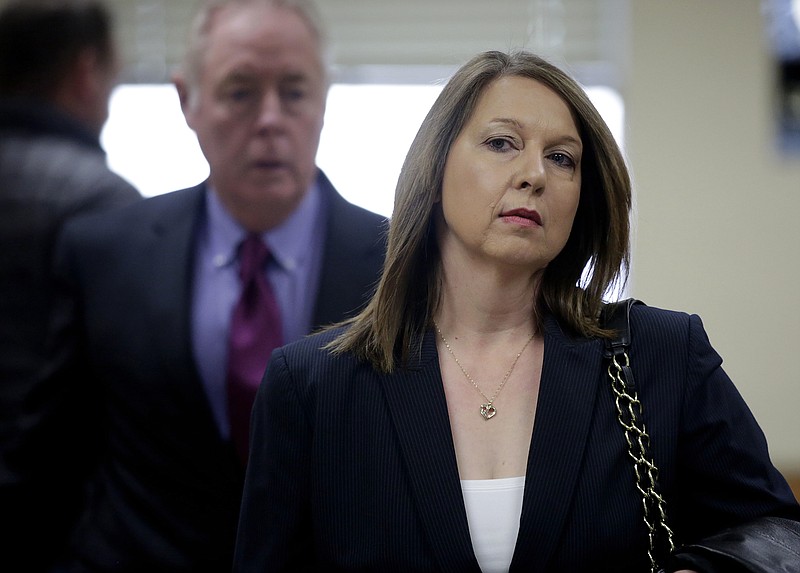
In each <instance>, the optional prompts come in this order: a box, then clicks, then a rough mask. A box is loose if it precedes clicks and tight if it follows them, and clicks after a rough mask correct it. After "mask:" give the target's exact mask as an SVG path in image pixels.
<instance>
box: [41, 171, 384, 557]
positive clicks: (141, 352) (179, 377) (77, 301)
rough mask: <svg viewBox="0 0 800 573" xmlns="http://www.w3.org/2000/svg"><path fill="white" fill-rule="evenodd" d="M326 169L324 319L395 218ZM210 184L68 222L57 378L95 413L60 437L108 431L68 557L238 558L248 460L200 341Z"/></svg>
mask: <svg viewBox="0 0 800 573" xmlns="http://www.w3.org/2000/svg"><path fill="white" fill-rule="evenodd" d="M318 182H319V184H320V186H321V188H322V191H323V193H324V194H325V198H326V201H327V205H328V208H329V211H328V212H329V218H328V225H327V240H326V241H325V251H324V255H323V257H324V258H323V263H322V265H323V266H322V272H321V279H320V280H321V283H320V288H319V294H318V300H317V303H316V312H315V320H316V323H317V324H318V325H323V324H326V323H329V322H332V321H336V320H340V319H342V318H343V317H344V316H345V315H346V314H348V313H350V312H353V311H354V310H356V309H357V308H358V307H360V306H362V305H363V304H364V303H365V302H366V301H367V300H368V296H367V295H368V294H369V292H370V291H371V290H372V288H373V286H374V283H375V282H376V280H377V278H378V276H379V272H380V267H381V265H382V262H383V253H384V242H383V231H384V225H385V219H384V218H383V217H379V216H378V215H375V214H373V213H369V212H367V211H365V210H363V209H360V208H358V207H356V206H354V205H351V204H349V203H347V202H346V201H345V200H344V199H343V198H341V197H340V196H339V195H338V194H337V193H336V192H335V190H334V189H333V187H332V186H331V184H330V183H329V182H328V180H327V179H326V178H325V177H324V175H322V174H320V177H319V181H318ZM203 197H204V185H200V186H198V187H195V188H191V189H186V190H183V191H178V192H175V193H170V194H167V195H162V196H158V197H154V198H151V199H148V200H145V201H143V202H142V203H140V204H138V205H134V206H133V207H131V208H128V209H124V210H121V211H118V212H116V213H115V214H114V215H113V216H109V217H96V218H91V219H84V220H82V221H76V222H75V223H74V224H71V225H69V226H68V227H67V228H66V230H65V232H64V234H63V236H62V241H61V248H60V252H59V276H60V277H62V279H63V281H64V283H65V284H64V289H65V291H66V292H67V293H69V295H70V296H65V297H63V299H62V301H63V303H64V305H63V308H62V309H61V315H60V316H61V320H60V321H59V322H60V325H57V326H56V328H55V331H56V332H58V333H59V339H58V340H57V342H58V344H56V348H57V349H58V350H59V354H57V355H55V356H54V364H53V367H52V373H51V375H50V380H51V385H52V386H53V387H58V388H62V389H64V390H65V392H66V393H68V394H69V398H70V400H69V402H68V404H69V407H64V406H63V405H62V406H61V410H62V412H63V416H62V419H63V418H69V419H70V421H72V422H73V423H75V422H78V421H80V422H83V419H84V418H86V419H87V420H88V422H87V423H83V424H82V425H83V427H84V428H85V436H84V437H83V438H82V439H81V441H80V442H77V443H68V444H63V441H64V440H61V442H62V445H61V447H62V448H63V449H64V450H65V452H66V453H64V452H62V456H61V457H62V458H63V457H69V458H70V459H72V458H73V457H76V458H77V457H80V453H81V451H83V450H85V449H86V448H87V445H86V444H87V443H88V441H89V440H91V439H92V438H95V439H97V438H99V439H100V443H99V444H98V445H97V447H98V448H99V454H98V456H97V458H96V459H97V460H98V461H97V466H96V470H95V472H94V476H93V478H92V479H91V482H90V491H89V497H88V502H87V506H86V510H85V512H84V515H83V518H82V521H81V522H80V523H79V525H78V528H77V530H76V532H75V535H74V539H73V546H74V555H72V559H75V560H76V562H82V563H83V566H86V568H87V569H88V570H92V571H136V572H141V571H171V572H179V571H180V572H183V571H186V572H189V571H191V572H195V571H229V570H230V565H231V560H232V555H233V545H234V541H235V532H236V524H237V519H238V512H239V506H240V501H241V490H242V484H243V479H244V475H243V474H244V472H243V471H242V469H241V468H240V464H239V463H238V462H237V460H236V458H235V457H234V453H233V450H232V449H231V446H230V444H229V443H227V442H225V441H223V440H222V439H221V438H220V435H219V432H218V429H217V426H216V424H215V422H214V418H213V417H212V412H211V408H210V406H209V403H208V401H207V398H206V393H205V391H204V387H203V383H202V381H201V379H200V377H199V375H198V372H197V370H196V367H195V361H194V359H193V355H192V346H191V292H192V291H191V285H190V281H191V278H192V276H193V274H192V273H193V271H192V261H193V260H194V245H193V237H194V236H195V227H196V225H197V221H198V218H199V216H198V215H199V213H200V211H201V209H203V204H204V201H203ZM220 343H221V344H224V343H225V341H220ZM98 413H102V415H103V418H102V419H98ZM51 430H52V428H51ZM53 433H54V432H53V431H51V432H50V434H49V435H50V436H51V437H52V435H53ZM67 469H68V468H67ZM62 471H64V469H62ZM72 566H73V567H74V569H75V570H83V569H82V567H77V565H76V564H75V563H72Z"/></svg>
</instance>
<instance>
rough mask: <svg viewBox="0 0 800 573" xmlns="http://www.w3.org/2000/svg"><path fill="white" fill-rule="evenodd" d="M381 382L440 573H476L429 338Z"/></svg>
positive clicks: (435, 360) (475, 561)
mask: <svg viewBox="0 0 800 573" xmlns="http://www.w3.org/2000/svg"><path fill="white" fill-rule="evenodd" d="M383 380H384V382H383V386H384V391H385V394H386V399H387V402H388V405H389V410H390V412H391V415H392V419H393V422H394V426H395V428H396V430H397V436H398V439H399V442H400V447H401V449H402V454H403V457H404V458H405V460H406V467H407V468H408V474H409V477H410V482H411V487H412V490H413V492H414V498H415V502H416V505H417V508H418V511H419V516H420V521H421V522H422V525H423V527H424V529H425V533H426V536H427V538H428V540H429V542H430V545H431V548H432V550H433V553H434V558H435V560H436V561H437V563H438V565H439V568H440V570H441V571H452V572H453V573H469V572H474V573H480V569H479V567H478V562H477V560H476V559H475V555H474V553H473V551H472V542H471V539H470V534H469V524H468V523H467V514H466V510H465V508H464V499H463V495H462V492H461V485H460V483H461V482H460V480H459V476H458V466H457V463H456V457H455V448H454V446H453V439H452V433H451V430H450V422H449V419H450V418H449V415H448V412H447V403H446V401H445V395H444V389H443V387H442V379H441V373H440V371H439V363H438V355H437V352H436V342H435V339H434V337H433V336H432V334H431V333H428V334H427V335H426V336H425V340H424V342H423V348H422V354H421V356H420V358H419V361H418V362H417V363H415V364H413V365H411V366H409V367H408V368H403V369H400V370H399V371H397V372H396V373H395V374H392V375H389V376H385V377H384V379H383Z"/></svg>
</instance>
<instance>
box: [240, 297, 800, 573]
mask: <svg viewBox="0 0 800 573" xmlns="http://www.w3.org/2000/svg"><path fill="white" fill-rule="evenodd" d="M632 330H633V350H632V352H631V360H632V364H633V368H634V371H635V373H636V377H637V380H638V381H639V385H640V387H641V391H640V397H641V398H642V401H643V402H644V404H645V406H644V407H645V422H646V424H647V428H648V429H649V432H650V434H651V436H652V443H653V446H652V449H653V452H654V456H655V458H656V461H657V463H658V465H659V466H660V467H661V475H660V477H661V482H662V487H663V491H664V493H665V495H666V497H667V500H668V504H669V517H670V519H671V523H672V525H673V526H674V529H675V530H676V531H677V532H678V535H679V536H680V539H681V540H684V541H692V540H696V539H698V538H699V537H701V536H704V535H706V534H709V533H710V532H713V531H716V530H718V529H720V528H722V527H723V526H725V525H727V524H732V523H736V522H739V521H743V520H746V519H749V518H752V517H754V516H757V515H765V514H775V515H786V516H791V517H794V518H796V519H800V508H798V506H797V503H796V502H795V501H794V498H793V496H792V493H791V491H790V490H789V488H788V486H787V484H786V482H785V480H784V479H783V478H782V477H781V475H780V474H779V473H778V472H777V470H776V469H775V468H774V467H773V465H772V464H771V462H770V460H769V456H768V453H767V445H766V442H765V439H764V436H763V434H762V432H761V430H760V429H759V427H758V425H757V424H756V421H755V420H754V419H753V416H752V415H751V413H750V411H749V410H748V408H747V406H746V405H745V404H744V402H743V401H742V398H741V397H740V395H739V393H738V392H737V391H736V389H735V388H734V386H733V384H732V383H731V381H730V380H729V378H728V377H727V375H726V374H725V373H724V371H723V370H722V368H721V367H720V364H721V359H720V357H719V356H718V355H717V353H716V352H715V351H714V350H713V349H712V347H711V346H710V344H709V342H708V340H707V337H706V334H705V331H704V330H703V327H702V324H701V321H700V319H699V318H698V317H696V316H691V317H690V316H689V315H686V314H682V313H676V312H668V311H662V310H657V309H653V308H648V307H644V306H637V307H635V308H634V309H633V311H632ZM336 332H337V331H333V332H329V333H325V334H323V335H320V336H315V337H311V338H308V339H306V340H304V341H301V342H299V343H297V344H293V345H290V346H287V347H284V348H283V349H278V350H276V351H275V353H274V354H273V356H272V359H271V361H270V365H269V367H268V370H267V373H266V376H265V379H264V382H263V383H262V385H261V389H260V391H259V395H258V398H257V401H256V406H255V409H254V412H253V424H254V425H253V440H252V442H253V450H252V452H251V462H250V466H249V469H248V474H247V478H246V482H245V493H244V498H243V505H242V513H241V518H240V524H239V535H238V541H237V550H236V558H235V567H234V570H235V571H237V572H256V571H259V572H260V571H300V570H320V571H382V572H386V571H404V572H410V571H450V572H453V573H456V572H458V573H464V572H476V573H477V572H478V571H479V568H478V564H477V562H476V560H475V557H474V554H473V552H472V545H471V541H470V535H469V528H468V524H467V517H466V512H465V510H464V504H463V500H462V495H461V489H460V484H459V475H458V468H457V465H456V458H455V453H454V449H453V443H452V438H451V432H450V426H449V421H448V414H447V406H446V403H445V395H444V392H443V389H442V383H441V377H440V371H439V365H438V357H437V351H436V343H435V339H434V336H433V335H432V333H428V335H427V336H426V338H425V340H424V343H423V347H422V353H421V355H420V356H419V358H418V359H415V360H414V362H413V363H412V364H410V365H408V366H407V367H405V368H402V369H400V370H398V371H396V372H395V373H394V374H392V375H381V374H377V373H376V372H375V371H374V370H373V369H372V368H371V367H370V366H368V365H366V364H364V363H359V362H358V361H356V360H355V359H354V358H353V357H352V356H338V357H333V356H331V355H330V354H329V353H328V352H327V351H325V350H321V349H320V347H321V346H322V345H324V344H325V343H326V342H327V341H329V340H331V339H332V338H333V337H334V336H335V335H336ZM602 363H603V358H602V342H600V341H598V340H588V339H581V338H575V337H571V336H569V335H567V334H565V333H564V332H563V331H562V329H561V328H560V327H559V324H558V323H557V322H556V321H555V320H554V319H553V318H552V317H548V318H547V319H546V323H545V351H544V365H543V369H542V381H541V389H540V396H539V401H538V407H537V412H536V424H535V428H534V431H533V436H532V440H531V446H530V453H529V458H528V466H527V479H526V484H525V493H524V498H523V509H522V516H521V519H520V529H519V536H518V539H517V544H516V549H515V553H514V558H513V561H512V564H511V571H553V572H555V571H570V572H571V571H588V570H591V571H625V572H628V571H630V572H633V571H645V570H647V566H648V562H647V558H646V547H647V540H646V534H645V529H644V524H643V522H642V517H641V514H640V503H641V502H640V498H639V496H638V493H637V491H636V489H635V487H634V478H633V472H632V467H631V463H630V461H629V459H628V457H627V453H626V445H625V440H624V437H623V433H622V430H621V428H620V427H619V426H618V422H617V420H616V414H615V406H614V402H613V399H612V394H611V390H610V388H609V385H608V382H607V379H606V377H605V375H604V369H603V364H602Z"/></svg>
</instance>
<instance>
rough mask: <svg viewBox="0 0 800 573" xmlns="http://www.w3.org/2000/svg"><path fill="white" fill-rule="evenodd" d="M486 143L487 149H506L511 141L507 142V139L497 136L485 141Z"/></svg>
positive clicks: (509, 146)
mask: <svg viewBox="0 0 800 573" xmlns="http://www.w3.org/2000/svg"><path fill="white" fill-rule="evenodd" d="M486 145H488V146H489V149H491V150H492V151H507V150H508V149H510V148H511V142H509V141H508V140H507V139H502V138H499V137H496V138H494V139H490V140H489V141H487V142H486Z"/></svg>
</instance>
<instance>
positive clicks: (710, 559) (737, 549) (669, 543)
mask: <svg viewBox="0 0 800 573" xmlns="http://www.w3.org/2000/svg"><path fill="white" fill-rule="evenodd" d="M635 304H643V303H642V302H641V301H638V300H636V299H626V300H623V301H620V302H617V303H611V304H607V305H605V306H604V308H603V314H602V317H601V322H602V324H603V326H604V327H605V328H608V329H610V330H613V331H614V332H615V336H614V337H613V338H610V339H606V345H605V357H606V359H607V360H608V368H607V372H608V376H609V379H610V380H611V390H612V391H613V393H614V397H615V403H616V408H617V419H618V421H619V423H620V426H621V427H622V429H623V431H624V432H625V440H626V442H627V444H628V454H629V457H630V458H631V461H632V463H633V469H634V476H635V482H636V488H637V490H638V492H639V494H640V495H641V497H642V508H643V518H644V523H645V527H646V528H647V531H648V537H649V547H648V556H649V558H650V570H651V573H656V572H658V571H663V570H664V569H662V567H666V568H667V570H669V571H676V570H679V569H694V570H697V571H701V572H702V573H722V572H725V573H735V572H749V573H800V523H798V522H797V521H793V520H790V519H784V518H780V517H763V518H760V519H755V520H753V521H749V522H747V523H744V524H742V525H739V526H736V527H732V528H730V529H726V530H724V531H721V532H719V533H717V534H715V535H712V536H710V537H706V538H705V539H703V540H701V541H699V542H697V543H693V544H689V545H686V546H682V547H677V548H676V546H675V540H674V534H673V532H672V530H671V529H670V528H669V526H668V525H667V504H666V501H665V500H664V498H663V497H662V496H661V495H660V493H659V490H658V468H657V467H656V465H655V462H654V461H653V457H652V455H651V454H650V436H649V435H648V434H647V429H646V428H645V425H644V422H643V421H642V403H641V402H640V401H639V397H638V391H637V388H636V381H635V378H634V376H633V371H632V370H631V366H630V358H629V356H628V349H629V348H630V346H631V328H630V312H631V307H633V306H634V305H635Z"/></svg>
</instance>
